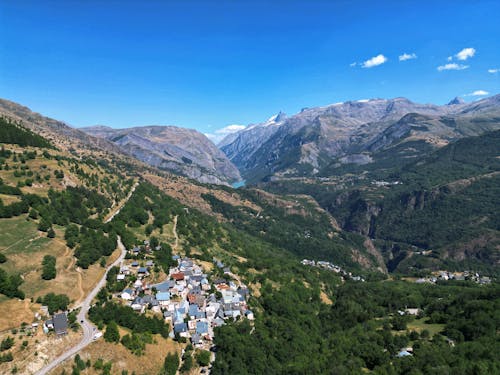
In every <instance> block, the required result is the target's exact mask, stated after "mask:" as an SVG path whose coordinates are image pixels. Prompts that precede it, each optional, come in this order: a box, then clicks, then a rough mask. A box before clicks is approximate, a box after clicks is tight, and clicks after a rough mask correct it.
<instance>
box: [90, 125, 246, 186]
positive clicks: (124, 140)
mask: <svg viewBox="0 0 500 375" xmlns="http://www.w3.org/2000/svg"><path fill="white" fill-rule="evenodd" d="M82 130H83V131H84V132H86V133H88V134H91V135H93V136H95V137H100V138H103V139H106V140H108V141H110V142H113V143H114V144H116V145H117V146H118V147H119V148H120V149H121V150H123V151H124V152H126V153H127V154H129V155H132V156H134V157H135V158H137V159H139V160H141V161H143V162H145V163H147V164H149V165H152V166H154V167H157V168H160V169H164V170H169V171H172V172H174V173H177V174H181V175H184V176H187V177H189V178H192V179H195V180H198V181H200V182H204V183H216V184H221V183H230V182H234V181H238V180H239V179H240V174H239V172H238V170H237V169H236V167H235V166H234V165H233V164H232V163H231V162H230V161H229V160H228V159H227V157H226V156H225V155H224V153H222V152H221V151H220V150H219V149H218V148H217V147H216V146H215V145H214V144H213V143H212V142H210V141H209V140H208V138H206V137H205V136H204V135H203V134H201V133H199V132H197V131H196V130H191V129H183V128H178V127H175V126H144V127H135V128H129V129H112V128H108V127H105V126H95V127H88V128H82Z"/></svg>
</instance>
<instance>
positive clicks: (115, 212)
mask: <svg viewBox="0 0 500 375" xmlns="http://www.w3.org/2000/svg"><path fill="white" fill-rule="evenodd" d="M137 185H139V183H138V182H136V183H135V184H134V186H132V189H130V193H128V195H127V197H126V198H125V199H124V200H123V201H122V202H120V203H119V204H118V205H117V207H116V209H115V210H114V211H113V212H110V214H109V217H108V218H107V219H106V220H104V222H105V223H109V222H110V221H111V220H113V218H114V217H115V216H116V215H118V214H119V213H120V211H121V209H122V207H123V206H125V204H126V203H127V202H128V201H129V199H130V197H131V196H132V194H134V191H135V188H136V187H137Z"/></svg>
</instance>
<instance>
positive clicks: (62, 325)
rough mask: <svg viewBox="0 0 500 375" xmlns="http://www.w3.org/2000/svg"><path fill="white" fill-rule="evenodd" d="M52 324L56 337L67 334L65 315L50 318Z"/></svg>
mask: <svg viewBox="0 0 500 375" xmlns="http://www.w3.org/2000/svg"><path fill="white" fill-rule="evenodd" d="M52 323H53V324H54V331H55V332H56V335H64V334H65V333H68V317H67V316H66V313H61V314H55V315H54V316H53V317H52Z"/></svg>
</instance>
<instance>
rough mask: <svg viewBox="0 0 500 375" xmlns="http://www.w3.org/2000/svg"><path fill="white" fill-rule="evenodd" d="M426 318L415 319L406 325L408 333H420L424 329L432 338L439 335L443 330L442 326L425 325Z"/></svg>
mask: <svg viewBox="0 0 500 375" xmlns="http://www.w3.org/2000/svg"><path fill="white" fill-rule="evenodd" d="M427 320H428V318H424V319H415V320H413V321H411V322H409V323H408V325H407V327H408V331H417V332H418V333H420V332H422V331H423V330H424V329H426V330H428V331H429V333H430V336H431V337H432V336H434V335H435V334H436V333H440V332H442V331H443V330H444V324H427Z"/></svg>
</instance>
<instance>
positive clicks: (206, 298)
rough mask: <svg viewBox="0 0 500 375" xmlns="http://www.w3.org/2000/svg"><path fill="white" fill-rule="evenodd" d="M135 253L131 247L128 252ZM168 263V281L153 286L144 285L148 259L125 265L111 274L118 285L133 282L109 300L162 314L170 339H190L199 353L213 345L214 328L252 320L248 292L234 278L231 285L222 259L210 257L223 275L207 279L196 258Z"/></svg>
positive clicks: (135, 308) (176, 259)
mask: <svg viewBox="0 0 500 375" xmlns="http://www.w3.org/2000/svg"><path fill="white" fill-rule="evenodd" d="M146 246H147V244H146ZM137 250H138V249H137V248H134V249H132V250H131V252H132V253H134V252H137ZM172 259H173V261H174V262H175V263H177V265H175V266H173V267H170V270H169V273H168V277H167V278H166V279H165V280H164V281H162V282H160V283H156V284H153V283H150V282H149V281H148V280H149V275H150V270H151V269H152V268H153V267H154V261H153V260H147V261H145V262H141V263H140V262H139V261H137V260H133V261H131V262H130V261H129V262H124V264H122V265H121V267H120V271H119V273H118V274H117V275H116V279H117V281H124V280H125V281H126V280H128V279H135V281H134V282H131V283H130V285H129V286H128V287H127V288H125V289H124V290H123V291H121V292H120V293H117V294H115V295H114V298H116V299H120V300H121V301H122V303H125V304H127V305H128V306H130V307H131V308H132V309H133V310H134V311H136V312H137V313H145V312H146V311H147V310H151V311H152V312H156V313H158V314H162V315H163V318H164V320H165V322H166V323H169V324H170V327H171V332H170V337H171V338H173V339H176V340H178V341H181V342H184V341H187V340H189V341H190V342H191V344H192V345H193V346H194V347H195V348H199V349H204V350H209V349H210V348H211V347H212V342H213V338H214V328H216V327H220V326H222V325H224V324H226V322H227V321H233V320H237V319H243V318H246V319H248V320H249V321H252V320H254V314H253V312H252V311H251V310H249V308H248V306H247V300H248V298H249V296H250V294H249V290H248V288H247V287H246V286H245V285H244V284H242V283H241V282H240V281H239V279H237V278H235V280H234V281H233V280H232V279H233V278H232V277H231V276H232V274H231V271H230V269H229V268H228V267H225V266H224V264H223V263H222V262H221V261H219V260H217V259H214V264H215V266H216V267H217V268H219V269H220V271H221V272H223V274H224V275H225V276H226V277H225V278H215V279H213V280H211V278H210V276H209V275H208V274H206V273H204V271H203V269H202V267H201V266H200V265H199V264H197V262H196V260H195V259H191V258H187V257H181V256H179V255H174V256H172ZM125 263H126V264H125ZM142 263H143V264H142ZM130 276H135V277H133V278H132V277H130Z"/></svg>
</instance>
